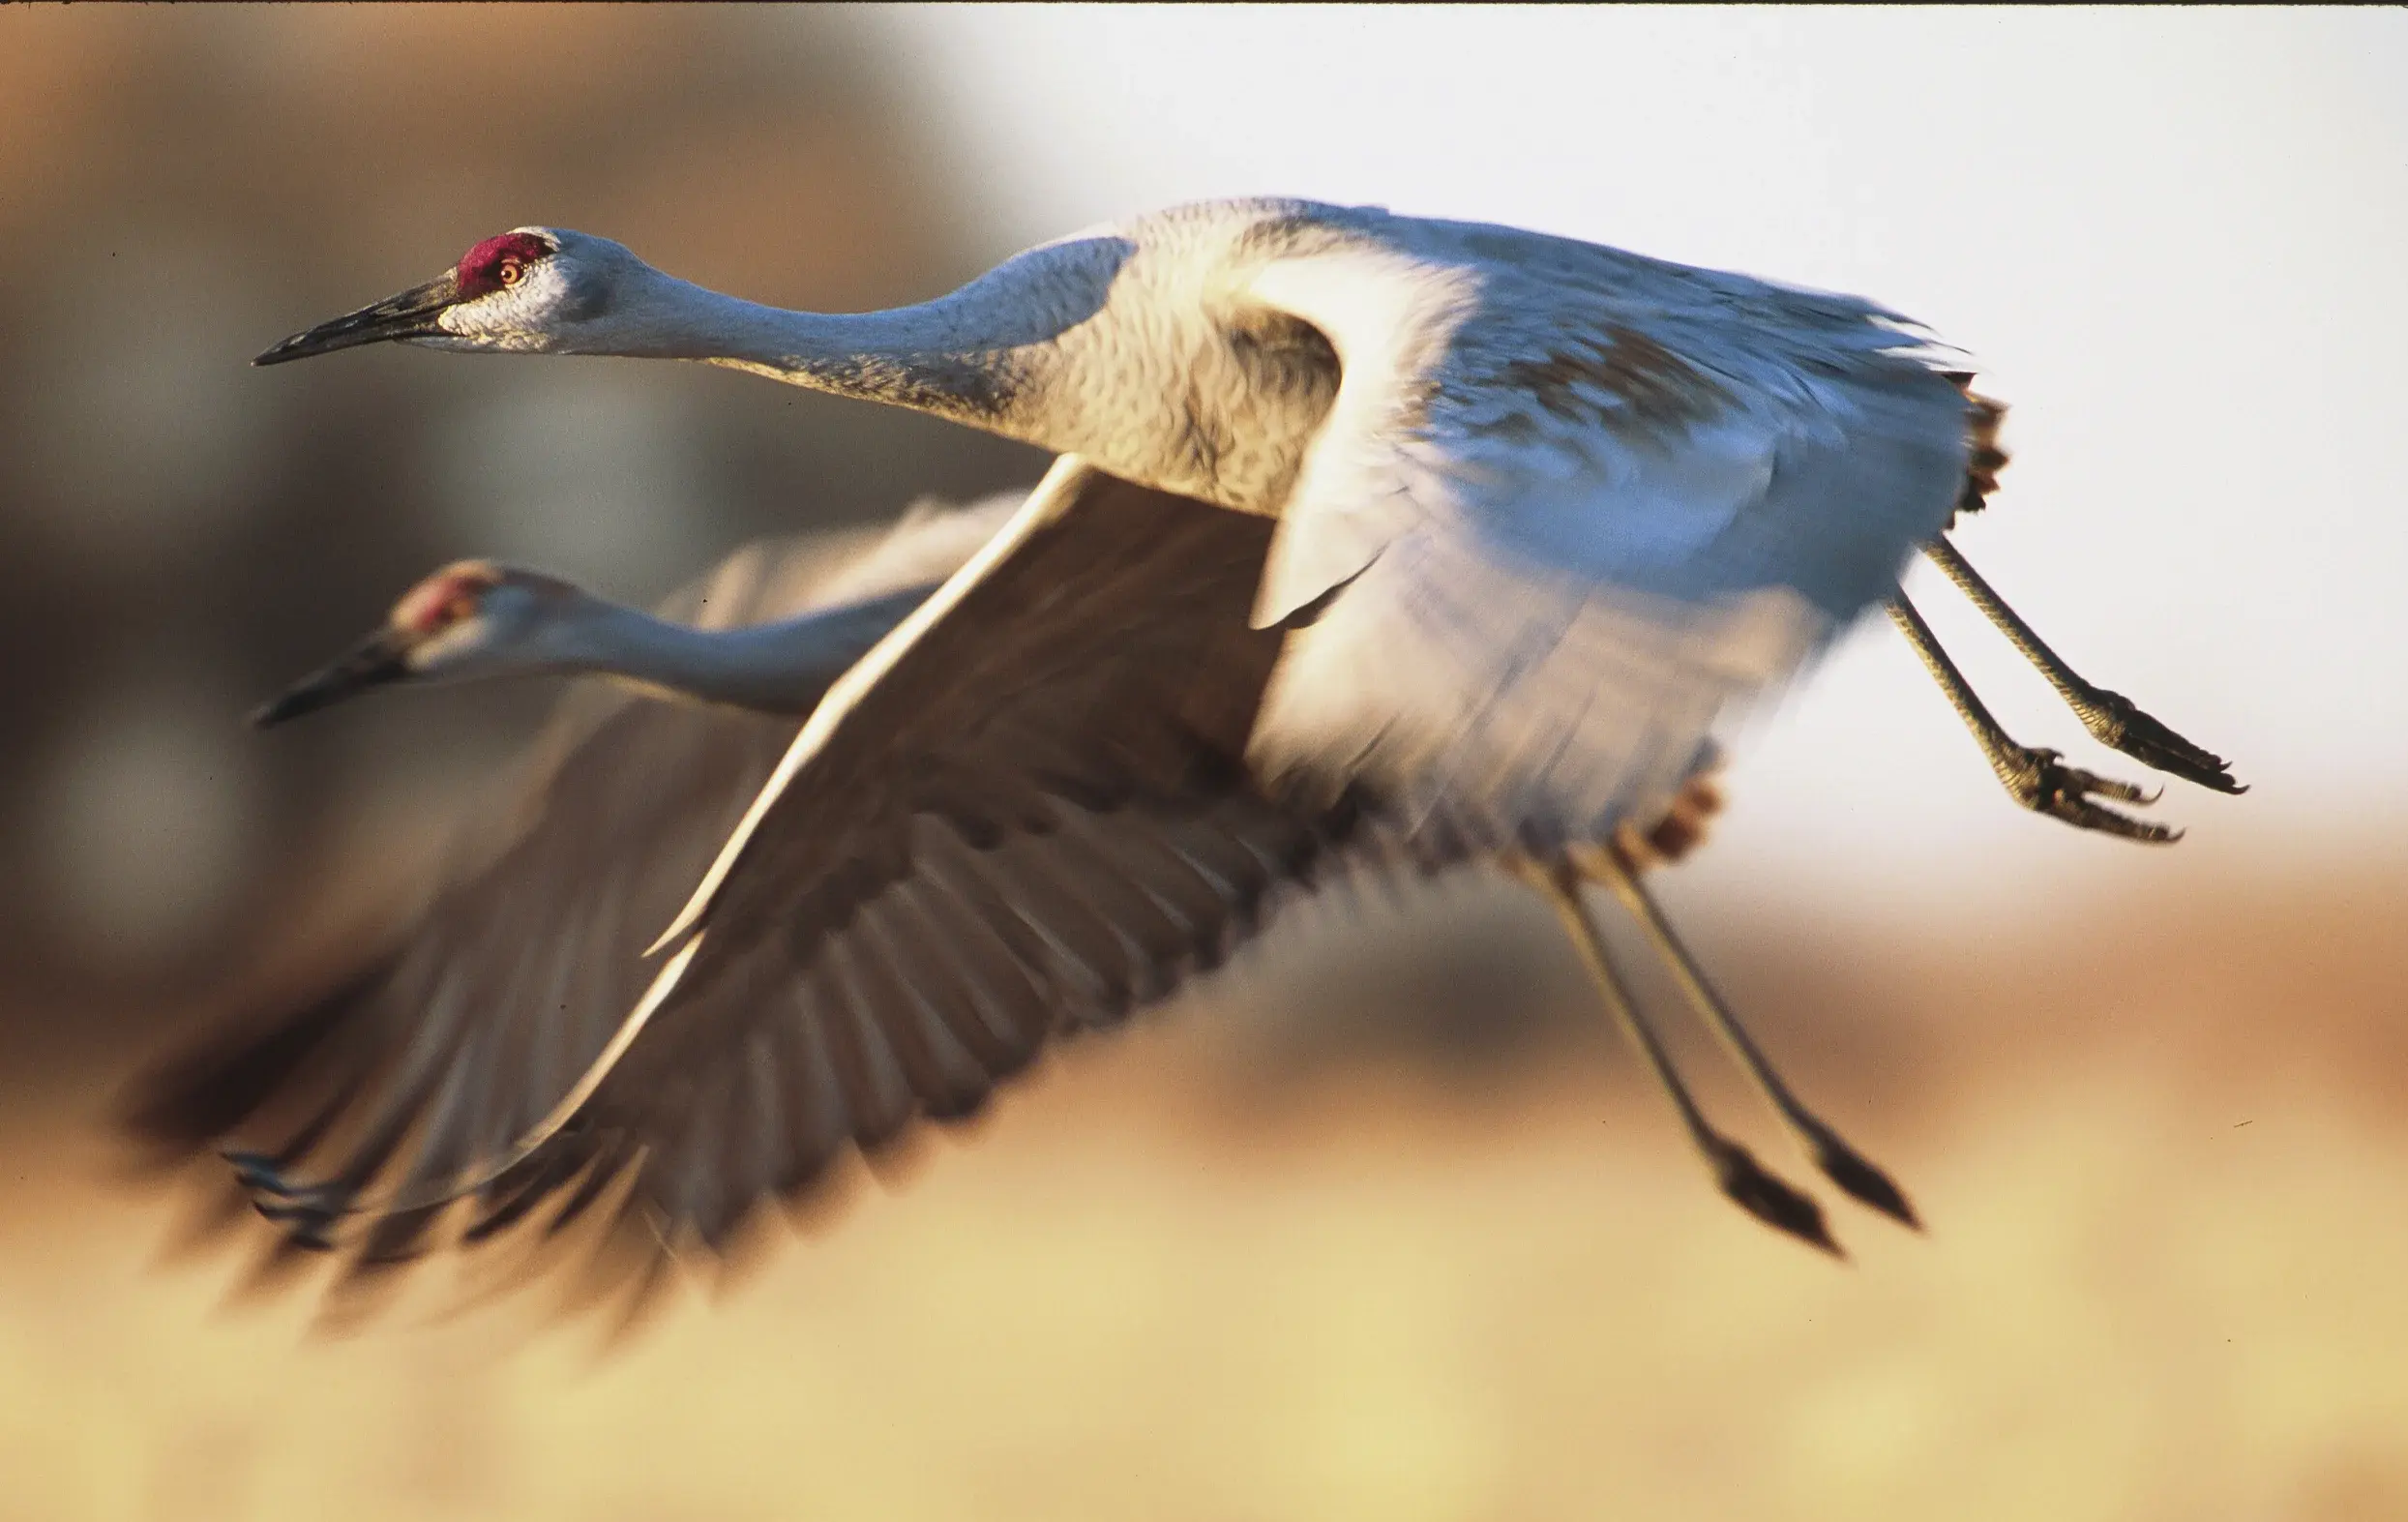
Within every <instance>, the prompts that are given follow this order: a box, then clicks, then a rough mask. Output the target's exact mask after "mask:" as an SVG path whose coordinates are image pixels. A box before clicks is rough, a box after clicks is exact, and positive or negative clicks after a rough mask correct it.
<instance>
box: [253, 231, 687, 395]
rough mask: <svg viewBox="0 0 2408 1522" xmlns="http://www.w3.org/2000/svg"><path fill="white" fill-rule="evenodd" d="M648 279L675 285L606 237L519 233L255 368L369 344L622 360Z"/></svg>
mask: <svg viewBox="0 0 2408 1522" xmlns="http://www.w3.org/2000/svg"><path fill="white" fill-rule="evenodd" d="M646 278H650V279H653V280H666V279H667V277H665V276H662V275H661V274H660V273H659V272H658V271H656V270H654V269H653V268H652V267H651V266H650V265H648V264H646V263H644V262H643V260H641V259H639V258H638V257H636V255H635V254H631V253H629V252H628V251H627V249H625V248H624V247H622V246H621V245H619V244H616V243H612V242H611V241H610V240H609V239H608V238H597V237H594V236H592V235H591V234H589V233H582V232H569V231H566V230H564V229H561V228H556V227H517V228H513V229H512V230H511V231H509V232H505V233H499V234H497V235H495V236H493V237H491V238H487V239H485V240H484V241H483V242H481V243H479V244H477V245H476V246H475V247H474V248H472V249H470V250H469V251H468V252H467V253H466V254H461V257H460V262H459V263H458V264H456V265H454V266H453V267H452V268H450V269H448V270H445V271H444V272H443V273H442V274H440V275H438V276H436V277H435V278H434V279H432V280H431V281H428V282H427V283H426V284H421V285H412V286H411V287H410V288H409V289H407V290H405V291H402V292H401V294H400V295H398V296H387V297H386V298H385V299H384V300H382V301H378V302H372V303H371V304H369V305H368V306H365V307H362V308H361V309H360V310H359V311H357V312H352V313H344V314H343V315H342V316H340V317H336V318H334V319H333V320H332V321H329V322H321V323H319V324H318V325H317V326H316V327H313V328H311V329H309V330H308V331H306V332H302V333H296V334H294V335H293V336H292V337H291V338H288V339H286V340H284V341H283V342H282V343H278V344H276V345H274V346H273V347H271V348H269V349H268V350H267V351H266V352H264V353H262V354H260V355H259V357H258V358H256V359H254V360H253V361H252V363H253V364H254V365H282V364H283V363H284V362H285V361H286V360H294V359H308V358H310V357H311V356H312V355H316V354H331V353H333V352H334V351H335V350H337V349H341V348H355V347H357V346H359V345H360V344H363V343H420V344H425V345H427V346H428V347H431V348H447V349H472V350H473V349H492V350H497V351H501V352H506V353H519V354H543V353H554V354H562V353H566V354H574V353H610V352H622V351H624V344H623V343H622V342H621V336H620V335H619V333H618V329H619V328H620V327H621V326H622V324H621V323H619V322H617V321H615V320H614V318H615V317H616V316H617V314H618V313H620V312H622V311H623V310H624V306H625V304H623V303H622V299H621V298H622V297H623V296H624V295H625V293H626V292H627V290H628V289H629V288H630V287H631V286H633V285H636V284H640V283H641V282H642V281H644V280H645V279H646Z"/></svg>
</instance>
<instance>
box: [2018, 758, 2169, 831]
mask: <svg viewBox="0 0 2408 1522" xmlns="http://www.w3.org/2000/svg"><path fill="white" fill-rule="evenodd" d="M1992 764H1993V765H1995V766H1996V767H1997V768H1998V772H1999V781H2000V782H2001V783H2003V784H2004V785H2005V786H2006V788H2007V795H2008V796H2009V797H2012V798H2013V799H2014V800H2015V801H2016V802H2017V803H2019V804H2021V805H2023V806H2024V807H2025V808H2027V809H2030V810H2031V811H2032V812H2033V813H2035V814H2045V815H2047V816H2049V817H2050V818H2051V819H2057V820H2063V821H2066V823H2067V824H2070V825H2072V826H2073V827H2074V828H2076V829H2086V830H2097V831H2098V832H2099V833H2101V834H2104V835H2121V836H2123V837H2124V838H2125V839H2126V840H2136V841H2140V842H2142V843H2143V844H2145V845H2151V846H2170V845H2172V844H2173V843H2174V842H2176V841H2178V840H2181V839H2182V838H2183V832H2182V831H2181V830H2179V829H2176V828H2174V827H2173V826H2172V825H2168V824H2155V823H2152V822H2150V821H2147V820H2136V819H2134V818H2132V817H2131V816H2130V815H2128V814H2122V813H2118V812H2117V811H2116V810H2114V809H2111V808H2108V807H2107V806H2106V805H2104V804H2101V803H2096V802H2094V801H2092V800H2093V799H2094V797H2098V798H2110V799H2113V800H2114V801H2115V802H2118V803H2131V804H2137V805H2139V806H2140V807H2142V808H2147V807H2148V806H2149V805H2150V804H2152V803H2155V802H2156V801H2157V798H2158V796H2159V794H2157V793H2155V792H2150V791H2144V790H2142V789H2140V788H2137V787H2134V786H2133V785H2132V784H2131V783H2128V782H2118V781H2117V780H2116V779H2115V778H2113V777H2101V776H2099V775H2097V774H2096V773H2095V772H2087V771H2084V770H2083V769H2082V768H2080V767H2079V766H2068V765H2066V763H2065V756H2064V753H2062V752H2059V751H2053V750H2049V749H2047V748H2045V747H2040V748H2035V747H2032V746H2026V745H2010V746H2008V747H2007V748H2006V750H2005V751H2003V752H2002V753H2001V754H2000V755H1998V756H1996V757H1993V758H1992Z"/></svg>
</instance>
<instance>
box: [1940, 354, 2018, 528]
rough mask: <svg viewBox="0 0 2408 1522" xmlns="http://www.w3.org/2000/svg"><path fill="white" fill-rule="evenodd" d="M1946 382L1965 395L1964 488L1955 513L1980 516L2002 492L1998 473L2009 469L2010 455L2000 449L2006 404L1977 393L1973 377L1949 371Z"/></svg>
mask: <svg viewBox="0 0 2408 1522" xmlns="http://www.w3.org/2000/svg"><path fill="white" fill-rule="evenodd" d="M1947 378H1948V380H1949V381H1950V382H1952V383H1953V384H1954V385H1955V387H1956V389H1957V390H1959V391H1961V392H1963V393H1964V394H1965V401H1966V402H1967V403H1968V404H1969V405H1968V409H1967V411H1966V414H1965V487H1964V490H1963V491H1961V492H1958V493H1957V497H1956V511H1957V512H1959V513H1978V512H1980V511H1981V509H1982V508H1983V507H1984V506H1985V505H1986V504H1987V503H1988V502H1989V500H1990V493H1991V492H1995V491H1997V490H1998V489H1999V472H2000V471H2002V470H2004V469H2006V468H2007V451H2006V450H2005V449H2003V448H2001V447H2000V446H1999V425H2000V424H2001V423H2002V422H2004V421H2006V418H2007V403H2004V402H1999V401H1995V400H1993V399H1991V398H1989V397H1985V396H1982V395H1981V394H1980V393H1978V392H1977V391H1975V390H1974V377H1973V376H1972V375H1971V374H1970V373H1966V372H1964V371H1949V372H1947Z"/></svg>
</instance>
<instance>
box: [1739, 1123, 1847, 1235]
mask: <svg viewBox="0 0 2408 1522" xmlns="http://www.w3.org/2000/svg"><path fill="white" fill-rule="evenodd" d="M1712 1154H1713V1163H1714V1181H1715V1182H1716V1183H1717V1184H1719V1185H1720V1186H1721V1188H1722V1192H1723V1193H1724V1194H1725V1195H1728V1196H1729V1197H1730V1199H1731V1203H1732V1204H1734V1205H1736V1206H1738V1207H1739V1209H1742V1210H1745V1211H1746V1212H1747V1213H1748V1214H1750V1215H1752V1216H1754V1217H1756V1219H1758V1220H1760V1221H1762V1222H1764V1223H1765V1224H1766V1225H1767V1226H1769V1227H1771V1228H1772V1229H1773V1230H1775V1231H1779V1232H1786V1233H1788V1234H1789V1235H1790V1236H1792V1237H1795V1238H1798V1239H1799V1241H1802V1242H1805V1243H1808V1244H1809V1245H1811V1246H1815V1247H1820V1248H1822V1249H1823V1250H1824V1251H1825V1252H1828V1253H1829V1254H1830V1255H1831V1256H1832V1257H1834V1258H1838V1259H1841V1260H1843V1261H1845V1260H1846V1258H1847V1256H1848V1255H1847V1253H1845V1252H1843V1251H1841V1250H1840V1245H1839V1243H1838V1242H1836V1241H1834V1240H1833V1239H1832V1238H1831V1232H1830V1228H1829V1227H1828V1226H1826V1225H1824V1224H1823V1207H1821V1206H1820V1205H1817V1204H1815V1202H1814V1200H1813V1198H1812V1197H1811V1196H1808V1195H1804V1194H1800V1193H1799V1191H1798V1190H1796V1189H1793V1188H1791V1187H1790V1186H1789V1185H1788V1184H1786V1183H1784V1182H1782V1181H1781V1179H1779V1178H1778V1177H1777V1176H1775V1175H1773V1174H1772V1173H1770V1172H1769V1171H1767V1170H1766V1168H1765V1166H1764V1165H1763V1164H1762V1163H1760V1162H1758V1161H1756V1158H1755V1154H1753V1153H1752V1152H1750V1151H1748V1149H1746V1148H1744V1147H1741V1146H1740V1145H1739V1143H1737V1142H1731V1141H1719V1140H1718V1141H1716V1142H1714V1143H1713V1144H1712Z"/></svg>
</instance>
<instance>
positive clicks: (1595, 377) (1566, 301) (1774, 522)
mask: <svg viewBox="0 0 2408 1522" xmlns="http://www.w3.org/2000/svg"><path fill="white" fill-rule="evenodd" d="M1347 215H1348V217H1350V218H1354V219H1359V224H1355V223H1342V224H1338V225H1336V226H1335V227H1331V226H1321V227H1309V226H1308V227H1300V228H1298V229H1295V232H1294V238H1293V244H1292V246H1291V248H1290V249H1289V252H1288V253H1287V254H1286V255H1285V256H1281V257H1276V258H1274V259H1273V260H1272V261H1271V262H1269V263H1268V264H1267V265H1266V266H1264V267H1263V269H1262V270H1261V271H1260V272H1259V273H1258V274H1257V275H1256V276H1255V277H1254V278H1253V280H1252V282H1251V284H1250V286H1249V288H1248V294H1249V299H1251V300H1253V301H1255V302H1259V303H1262V304H1263V305H1266V306H1268V307H1271V308H1274V309H1276V310H1278V311H1280V312H1283V313H1288V314H1290V315H1292V316H1295V317H1299V318H1302V319H1303V320H1305V321H1307V322H1310V323H1313V324H1314V325H1315V326H1316V327H1318V328H1320V329H1321V330H1322V332H1323V334H1324V335H1325V336H1326V337H1327V338H1328V339H1329V341H1330V343H1331V344H1332V346H1333V347H1335V348H1336V350H1337V351H1338V355H1339V359H1340V363H1341V366H1342V368H1343V378H1342V380H1341V383H1340V386H1339V391H1338V395H1337V398H1336V401H1335V403H1334V404H1333V406H1332V409H1331V412H1330V415H1329V418H1328V420H1327V422H1326V423H1325V424H1324V426H1323V431H1322V433H1321V434H1320V436H1319V437H1318V439H1317V440H1316V442H1315V444H1314V446H1313V448H1312V450H1311V451H1310V453H1309V454H1308V456H1307V459H1306V461H1305V464H1304V468H1303V471H1302V474H1301V475H1300V477H1299V479H1298V482H1297V485H1296V488H1295V490H1294V492H1293V495H1292V496H1291V498H1290V501H1289V505H1288V507H1287V509H1286V511H1285V513H1284V515H1283V517H1282V519H1281V522H1280V528H1279V537H1278V541H1277V543H1276V544H1275V546H1274V547H1273V550H1272V553H1271V556H1270V562H1269V566H1268V569H1267V571H1266V574H1265V576H1264V580H1263V588H1262V595H1261V597H1260V598H1259V600H1258V602H1257V604H1256V608H1255V613H1254V616H1255V619H1256V621H1257V622H1258V623H1264V624H1270V623H1278V622H1281V621H1289V622H1292V623H1293V624H1294V625H1296V626H1297V627H1298V630H1299V632H1298V633H1297V634H1296V635H1295V637H1294V638H1293V642H1291V644H1290V646H1289V649H1288V652H1287V655H1286V657H1285V658H1284V659H1283V660H1282V662H1281V664H1280V669H1279V671H1278V673H1277V675H1276V677H1275V678H1274V681H1273V684H1272V689H1271V692H1270V694H1269V696H1268V698H1267V699H1266V701H1265V703H1264V707H1263V722H1262V724H1261V726H1260V727H1259V729H1258V731H1257V732H1256V735H1255V742H1254V749H1253V755H1254V758H1255V760H1256V761H1257V763H1258V764H1259V765H1260V766H1262V767H1263V769H1264V770H1265V771H1266V772H1267V773H1268V774H1270V775H1271V776H1273V777H1275V778H1277V777H1289V778H1296V779H1304V780H1309V781H1311V782H1313V783H1315V784H1317V785H1318V786H1319V787H1320V789H1321V790H1322V791H1323V792H1324V793H1325V792H1326V791H1327V790H1328V789H1330V788H1332V787H1335V786H1337V785H1339V784H1340V783H1342V782H1345V781H1348V780H1352V779H1355V778H1362V779H1365V780H1367V781H1369V782H1370V783H1372V784H1373V785H1374V786H1375V787H1376V788H1377V789H1378V790H1379V791H1382V793H1383V794H1384V795H1386V796H1388V797H1390V798H1392V799H1393V800H1394V802H1395V803H1396V805H1397V806H1398V807H1399V808H1400V809H1401V810H1402V811H1403V813H1404V815H1405V817H1406V819H1408V820H1409V821H1415V822H1416V823H1418V824H1420V825H1421V826H1423V827H1424V828H1425V829H1426V828H1427V827H1428V826H1429V824H1430V822H1431V821H1432V820H1433V819H1434V818H1442V819H1443V820H1444V821H1446V822H1447V823H1448V824H1449V825H1450V826H1452V827H1457V828H1463V829H1468V830H1469V831H1470V832H1471V834H1472V836H1473V838H1474V839H1475V841H1476V842H1477V843H1479V844H1483V845H1490V846H1503V845H1511V844H1517V843H1522V844H1551V843H1556V842H1561V841H1562V840H1565V839H1583V838H1595V837H1597V836H1599V835H1601V834H1603V833H1605V832H1606V831H1607V830H1609V829H1610V828H1611V827H1612V826H1613V825H1614V824H1615V823H1616V822H1618V821H1620V820H1622V819H1624V818H1628V817H1633V816H1637V817H1641V818H1645V817H1650V816H1651V815H1652V814H1653V813H1655V812H1657V811H1659V810H1660V808H1661V807H1662V805H1663V803H1664V802H1665V800H1666V799H1668V798H1669V797H1670V796H1671V794H1672V793H1673V791H1674V790H1676V789H1677V788H1678V786H1679V785H1680V782H1681V781H1682V779H1683V778H1685V777H1686V776H1687V775H1688V774H1689V772H1690V771H1691V770H1692V769H1693V766H1694V763H1695V761H1696V759H1697V757H1698V755H1699V751H1700V747H1701V745H1702V744H1703V743H1704V742H1705V741H1706V740H1707V739H1708V737H1709V731H1711V730H1712V729H1713V727H1714V726H1715V724H1716V722H1717V720H1718V719H1719V718H1720V717H1721V716H1722V715H1723V714H1724V712H1725V710H1726V709H1728V708H1729V707H1730V706H1731V705H1732V704H1733V703H1735V702H1736V701H1740V700H1744V699H1747V698H1749V697H1751V696H1753V695H1755V694H1758V693H1760V692H1762V691H1764V690H1766V689H1768V688H1769V687H1771V686H1773V685H1775V684H1777V683H1778V682H1780V681H1781V680H1782V679H1784V678H1785V677H1787V676H1788V675H1789V674H1790V673H1792V672H1793V671H1795V670H1796V669H1797V668H1798V667H1799V665H1800V663H1802V662H1803V661H1804V660H1805V659H1806V658H1807V657H1808V656H1809V655H1810V654H1811V653H1812V652H1813V651H1814V650H1815V649H1816V648H1818V647H1819V645H1820V644H1821V642H1823V641H1824V640H1825V639H1827V638H1828V635H1829V633H1830V632H1831V631H1832V630H1833V629H1834V628H1836V627H1838V626H1839V625H1840V624H1842V623H1844V622H1845V621H1847V620H1848V619H1850V618H1853V617H1854V616H1855V615H1856V614H1857V613H1858V612H1860V611H1861V610H1862V609H1864V608H1865V607H1866V606H1867V605H1869V604H1871V603H1874V602H1878V601H1880V600H1882V599H1884V598H1886V597H1887V596H1888V595H1889V594H1890V593H1891V592H1892V591H1893V590H1894V589H1895V586H1896V577H1897V573H1898V569H1899V567H1900V565H1901V563H1902V562H1903V561H1904V559H1905V558H1906V557H1907V555H1909V554H1910V553H1911V552H1913V550H1914V549H1915V547H1916V546H1917V545H1918V544H1920V543H1921V542H1923V541H1924V540H1926V539H1928V538H1930V537H1931V536H1933V535H1934V534H1936V533H1938V532H1939V531H1940V530H1941V529H1942V528H1943V527H1944V526H1945V525H1946V523H1947V519H1948V514H1949V511H1950V509H1951V508H1952V506H1953V505H1954V503H1955V501H1956V499H1957V495H1958V491H1959V488H1960V485H1961V483H1962V481H1963V479H1964V472H1965V458H1966V431H1967V419H1966V406H1967V403H1966V401H1965V398H1964V397H1963V395H1962V394H1961V393H1960V392H1959V391H1958V390H1957V388H1956V387H1955V385H1953V384H1952V383H1951V382H1950V381H1949V380H1948V379H1947V378H1946V377H1944V376H1943V375H1941V374H1940V373H1937V372H1935V371H1934V370H1933V369H1932V368H1931V366H1930V365H1929V364H1926V363H1925V361H1924V359H1923V358H1922V357H1921V356H1920V355H1919V354H1918V353H1916V352H1911V351H1912V350H1913V349H1914V348H1915V344H1914V343H1913V341H1912V340H1911V339H1910V338H1909V337H1908V336H1907V335H1905V334H1904V333H1902V332H1901V331H1900V329H1899V328H1898V326H1896V325H1895V323H1894V322H1893V321H1892V320H1891V319H1890V318H1889V316H1888V313H1883V312H1882V311H1881V310H1880V309H1878V308H1875V307H1872V306H1870V305H1868V304H1866V303H1863V302H1859V301H1856V300H1853V299H1851V298H1846V297H1837V296H1824V295H1818V294H1814V293H1810V292H1802V291H1792V290H1785V289H1782V288H1779V287H1775V286H1771V285H1767V284H1763V283H1760V282H1756V281H1751V280H1747V279H1745V278H1743V277H1738V276H1726V275H1717V274H1713V273H1711V272H1707V271H1698V270H1689V269H1684V268H1682V267H1680V266H1674V265H1665V264H1659V263H1657V262H1655V261H1652V260H1646V259H1641V258H1637V257H1636V256H1633V255H1629V254H1620V253H1619V252H1617V251H1614V250H1610V249H1602V248H1597V247H1594V246H1591V245H1587V244H1576V243H1570V242H1567V241H1564V240H1561V239H1553V238H1546V237H1541V236H1538V235H1535V234H1531V233H1524V232H1518V231H1515V230H1513V229H1509V228H1498V227H1478V226H1470V225H1465V224H1444V223H1426V222H1410V221H1405V220H1401V219H1390V218H1386V217H1385V216H1384V215H1383V214H1379V213H1370V212H1366V213H1350V214H1347Z"/></svg>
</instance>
